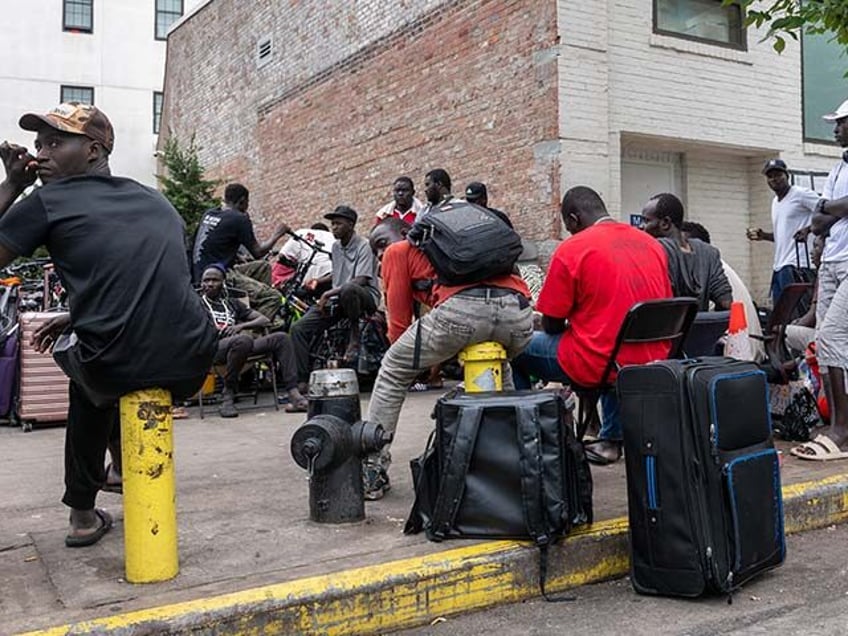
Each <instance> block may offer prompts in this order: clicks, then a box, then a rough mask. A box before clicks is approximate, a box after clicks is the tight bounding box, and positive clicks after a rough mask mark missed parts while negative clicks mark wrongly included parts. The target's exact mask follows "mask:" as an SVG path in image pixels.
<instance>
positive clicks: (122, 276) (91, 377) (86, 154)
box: [0, 103, 217, 547]
mask: <svg viewBox="0 0 848 636" xmlns="http://www.w3.org/2000/svg"><path fill="white" fill-rule="evenodd" d="M20 126H21V128H23V129H24V130H30V131H33V132H35V133H36V138H35V150H36V151H37V155H36V156H33V155H32V154H30V153H29V152H28V151H27V149H26V148H24V147H23V146H18V145H14V144H9V143H8V142H4V143H3V144H2V145H0V158H2V161H3V164H4V167H5V170H6V178H5V180H4V181H3V182H2V183H0V267H4V266H5V265H7V264H8V263H10V262H11V261H13V260H14V259H15V258H17V257H18V256H28V255H31V254H32V253H33V251H34V250H35V249H36V248H37V247H39V246H41V245H44V246H46V247H47V249H48V251H49V252H50V256H51V257H52V259H53V263H54V265H55V267H56V270H57V271H58V273H59V276H60V277H61V278H62V282H63V283H64V285H65V288H66V290H67V292H68V306H69V308H70V313H69V314H57V315H56V317H55V318H52V319H51V320H49V321H47V322H46V323H44V325H43V326H42V327H41V328H39V329H38V330H37V331H36V333H35V334H34V336H33V344H34V345H35V347H36V348H38V349H39V350H40V351H45V350H47V349H49V348H50V347H51V346H52V347H53V355H54V357H55V359H56V362H57V363H58V364H59V366H61V367H62V369H63V370H64V371H65V373H66V374H67V375H68V376H69V377H70V379H71V382H70V389H69V394H70V405H69V407H68V426H67V431H66V438H65V495H64V497H63V498H62V501H63V502H64V503H65V504H66V505H67V506H69V507H70V509H71V514H70V530H69V532H68V535H67V537H66V538H65V544H66V545H67V546H69V547H79V546H87V545H92V544H94V543H96V542H97V541H98V540H99V539H100V538H101V537H102V536H103V535H104V534H106V532H108V530H109V529H110V528H111V526H112V518H111V516H110V515H109V513H108V512H106V511H105V510H102V509H100V508H95V505H94V504H95V499H96V497H97V493H98V491H99V490H100V488H101V487H102V486H103V485H104V483H105V481H106V473H105V469H104V460H105V454H106V446H107V442H108V440H109V437H110V433H111V432H112V430H113V427H115V426H117V423H118V404H117V401H118V398H120V397H121V396H122V395H125V394H127V393H130V392H133V391H136V390H139V389H145V388H153V387H159V388H161V389H165V390H168V391H171V392H172V393H173V394H174V395H175V396H188V395H191V394H193V393H195V392H196V391H197V389H199V388H200V386H201V384H202V383H203V380H204V378H205V377H206V372H207V371H208V369H209V367H210V365H211V364H212V357H213V355H214V354H215V346H216V342H217V331H216V329H215V327H214V325H213V324H212V320H211V319H210V317H209V314H208V312H207V311H206V309H205V308H204V307H203V304H202V302H201V300H200V298H199V297H198V295H197V294H196V293H194V291H193V290H192V288H191V284H190V277H189V271H188V264H187V263H186V258H185V250H184V247H183V245H184V243H183V235H184V229H185V227H184V224H183V222H182V220H181V219H180V217H179V215H178V214H177V212H176V210H175V209H174V208H173V207H172V206H171V204H170V203H168V201H167V200H166V199H165V198H164V197H163V196H162V195H161V194H159V193H158V192H156V191H155V190H153V189H151V188H148V187H146V186H143V185H141V184H139V183H137V182H135V181H133V180H131V179H124V178H119V177H113V176H111V172H110V169H109V155H110V153H111V152H112V147H113V143H114V132H113V129H112V124H111V123H110V122H109V119H108V118H107V117H106V115H105V114H103V113H102V112H101V111H100V110H99V109H97V108H95V107H94V106H90V105H86V104H77V103H70V104H61V105H59V106H58V107H57V108H55V109H54V110H52V111H51V112H49V113H47V114H46V115H37V114H33V113H30V114H26V115H24V116H23V117H21V119H20ZM69 177H72V178H69ZM36 179H40V181H41V183H42V186H41V187H39V188H36V189H35V190H33V191H32V192H31V193H30V194H29V196H27V197H26V198H24V199H22V200H21V201H19V202H18V203H16V204H14V205H12V204H13V202H14V201H15V200H16V199H17V198H18V197H19V196H20V195H21V193H23V191H24V190H25V189H26V188H28V187H29V186H31V185H33V184H34V183H35V181H36Z"/></svg>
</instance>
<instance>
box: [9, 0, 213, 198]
mask: <svg viewBox="0 0 848 636" xmlns="http://www.w3.org/2000/svg"><path fill="white" fill-rule="evenodd" d="M198 3H199V0H120V1H114V0H44V1H41V2H20V1H19V0H0V12H2V15H4V16H5V19H6V27H5V28H4V34H3V43H4V49H5V51H4V54H3V56H2V58H0V88H2V90H0V94H2V97H0V139H8V140H9V141H13V142H16V143H20V144H22V145H25V146H28V147H30V149H31V147H32V135H31V134H30V133H26V132H24V131H22V130H21V129H20V128H19V127H18V119H19V118H20V116H21V114H22V113H24V112H30V111H33V112H47V111H48V110H49V109H51V108H53V107H54V106H55V105H56V104H58V103H59V102H60V101H81V102H88V103H94V104H95V105H96V106H98V107H99V108H101V109H103V111H104V112H105V113H106V114H107V115H108V116H109V118H110V119H111V120H112V124H113V126H114V127H115V138H116V142H115V150H114V154H113V156H112V159H111V165H112V169H113V171H114V173H115V174H117V175H121V176H128V177H132V178H134V179H137V180H139V181H141V182H142V183H146V184H148V185H152V186H155V185H156V178H155V168H156V161H155V158H154V154H153V153H154V152H155V151H156V138H157V136H158V135H157V133H158V130H159V124H160V116H161V107H162V101H163V100H162V96H163V93H162V83H163V74H164V68H165V42H166V37H167V33H168V29H169V27H170V26H171V25H172V24H173V23H174V22H175V21H177V20H178V19H179V18H180V17H181V16H182V14H183V12H184V10H187V9H191V8H193V7H194V6H196V5H197V4H198Z"/></svg>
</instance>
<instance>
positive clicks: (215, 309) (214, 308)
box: [200, 296, 251, 331]
mask: <svg viewBox="0 0 848 636" xmlns="http://www.w3.org/2000/svg"><path fill="white" fill-rule="evenodd" d="M200 298H201V300H202V301H203V304H205V305H206V308H207V309H208V310H209V313H210V315H211V316H212V322H214V323H215V326H216V327H217V328H218V331H220V330H222V329H223V328H224V327H232V326H233V325H238V324H241V323H243V322H247V321H248V320H250V315H251V312H250V309H249V308H248V307H247V305H245V304H244V303H240V302H239V301H237V300H232V299H231V298H223V297H221V298H215V299H212V298H207V297H206V296H201V297H200Z"/></svg>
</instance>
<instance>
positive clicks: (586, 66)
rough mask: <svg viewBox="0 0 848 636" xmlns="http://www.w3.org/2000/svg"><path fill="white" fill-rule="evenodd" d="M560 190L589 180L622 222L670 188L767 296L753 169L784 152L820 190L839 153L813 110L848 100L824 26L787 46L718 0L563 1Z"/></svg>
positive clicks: (764, 206)
mask: <svg viewBox="0 0 848 636" xmlns="http://www.w3.org/2000/svg"><path fill="white" fill-rule="evenodd" d="M558 8H559V25H560V29H561V35H562V49H561V51H560V60H561V65H560V69H559V73H560V93H559V94H560V102H559V107H560V137H561V142H562V146H561V148H562V157H563V165H564V166H565V170H564V171H563V177H564V184H563V189H565V188H567V187H569V186H571V185H575V184H580V183H590V184H593V185H594V186H596V187H598V188H599V190H600V191H602V192H603V193H604V195H605V200H606V201H607V203H608V205H609V207H610V208H611V209H613V210H620V212H621V216H622V218H623V219H624V220H627V219H628V216H629V215H630V214H632V213H638V212H639V211H640V209H641V207H642V205H643V204H644V202H645V201H646V200H647V199H648V198H649V197H650V196H651V195H652V194H655V193H659V192H672V193H674V194H677V195H678V196H680V198H681V199H682V200H683V202H684V205H685V206H686V213H687V218H688V220H691V221H697V222H700V223H702V224H704V225H706V226H707V227H708V229H709V231H710V233H711V235H712V242H713V243H714V244H715V245H717V246H718V247H719V248H720V249H721V252H722V256H723V257H724V258H725V260H727V261H728V262H729V263H730V264H731V265H732V266H733V267H734V268H735V269H736V270H737V271H738V272H739V273H740V275H741V276H742V277H743V278H744V279H745V280H746V281H747V283H748V285H749V287H750V288H751V291H752V292H753V293H754V296H755V298H756V299H757V300H764V299H765V298H766V297H767V295H768V288H769V281H770V277H771V264H772V254H773V251H772V244H771V243H765V242H763V243H750V242H749V241H747V240H746V238H745V229H746V228H747V227H750V226H755V227H756V226H759V227H763V228H765V229H767V230H770V229H771V217H770V205H771V200H772V197H773V194H772V192H771V191H770V190H769V189H768V188H767V186H766V183H765V178H764V177H763V175H762V174H761V169H762V166H763V164H764V162H765V161H766V160H767V159H769V158H773V157H782V158H783V159H784V160H785V161H786V162H787V164H788V165H789V167H790V169H791V170H793V171H794V172H795V181H796V183H799V184H800V185H804V186H807V187H816V189H819V191H820V186H821V185H822V184H823V183H822V182H823V179H820V178H817V179H816V180H815V183H813V180H812V179H810V178H809V175H810V174H818V175H821V174H822V173H826V172H827V171H828V170H829V169H830V168H831V167H832V166H833V165H834V163H835V162H836V161H837V160H838V158H839V156H840V155H841V153H842V150H841V149H840V148H838V147H837V146H836V145H834V143H833V132H832V131H833V126H832V125H828V124H827V123H826V122H824V121H822V119H821V115H823V114H825V113H828V112H831V111H833V110H834V109H835V108H836V107H837V106H838V105H839V104H840V103H841V102H842V101H843V100H844V99H846V98H848V81H846V80H845V78H844V77H842V73H843V72H844V71H845V70H846V68H848V58H846V57H845V56H840V54H839V49H838V47H837V46H836V45H835V44H831V43H829V42H828V40H829V37H827V36H816V37H807V36H805V37H804V40H803V44H804V51H803V53H804V55H803V56H802V50H801V48H802V47H801V46H800V45H799V44H798V43H795V42H793V41H792V40H790V41H789V42H788V43H787V46H786V50H785V51H784V52H783V54H782V55H777V54H776V53H775V51H774V50H773V49H772V46H771V42H761V40H762V38H763V35H764V33H765V29H761V30H757V29H755V28H753V27H750V28H747V29H746V28H744V24H743V19H742V16H741V14H740V11H739V7H738V6H731V7H723V6H722V5H721V3H720V2H718V1H717V0H653V3H651V2H649V1H647V0H627V1H625V2H616V3H612V2H608V1H607V0H591V1H585V2H565V1H561V2H559V3H558Z"/></svg>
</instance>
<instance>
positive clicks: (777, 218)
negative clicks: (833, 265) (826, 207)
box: [771, 186, 819, 271]
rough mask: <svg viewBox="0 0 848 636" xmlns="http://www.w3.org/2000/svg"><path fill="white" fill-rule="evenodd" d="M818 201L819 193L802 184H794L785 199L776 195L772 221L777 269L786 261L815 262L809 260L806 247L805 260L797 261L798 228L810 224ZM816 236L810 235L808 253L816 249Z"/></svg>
mask: <svg viewBox="0 0 848 636" xmlns="http://www.w3.org/2000/svg"><path fill="white" fill-rule="evenodd" d="M818 201H819V195H818V194H816V193H815V192H813V191H812V190H810V189H808V188H801V187H799V186H791V187H790V188H789V191H788V192H787V193H786V196H784V197H783V199H781V200H778V198H777V197H774V200H773V201H772V202H771V224H772V227H773V228H774V271H777V270H779V269H780V268H781V267H785V266H786V265H800V266H801V267H812V266H813V265H812V263H807V262H806V257H805V254H804V250H803V249H801V250H800V251H799V253H798V256H799V258H800V261H801V262H800V263H798V262H797V260H796V258H795V238H794V236H795V232H797V231H798V230H800V229H802V228H805V227H807V226H808V225H809V224H810V221H812V219H813V210H815V208H816V203H818ZM813 238H814V237H813V235H812V234H810V236H809V237H808V239H807V254H809V253H810V252H811V251H812V249H813ZM801 247H803V246H801Z"/></svg>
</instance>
